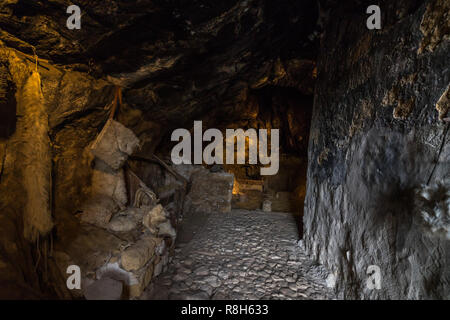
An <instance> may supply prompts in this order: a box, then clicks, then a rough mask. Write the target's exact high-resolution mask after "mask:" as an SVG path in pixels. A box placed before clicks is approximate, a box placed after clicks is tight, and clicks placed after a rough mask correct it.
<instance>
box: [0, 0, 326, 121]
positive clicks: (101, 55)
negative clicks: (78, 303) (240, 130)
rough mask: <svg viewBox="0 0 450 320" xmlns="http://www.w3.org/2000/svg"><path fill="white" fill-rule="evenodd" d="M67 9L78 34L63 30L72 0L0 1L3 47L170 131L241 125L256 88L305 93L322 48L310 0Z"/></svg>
mask: <svg viewBox="0 0 450 320" xmlns="http://www.w3.org/2000/svg"><path fill="white" fill-rule="evenodd" d="M74 3H75V4H77V5H79V6H80V7H81V8H82V27H81V30H69V29H67V28H66V20H67V18H68V14H67V13H66V9H67V7H68V5H70V4H71V3H69V1H65V0H6V1H5V0H2V1H1V3H0V40H1V41H2V42H3V43H4V44H6V45H7V46H9V47H12V48H15V49H17V50H20V51H22V52H25V53H27V54H30V55H32V54H33V52H34V50H35V52H36V54H37V55H38V57H39V58H41V59H46V60H49V61H50V62H51V63H52V64H55V65H59V66H61V67H63V68H65V69H71V70H76V71H81V72H85V73H89V74H90V75H91V76H93V77H95V78H103V79H107V80H108V81H110V82H111V83H112V84H115V85H119V86H121V87H122V88H124V97H125V101H126V102H127V103H128V104H130V105H132V106H133V107H134V108H139V109H141V110H142V111H144V112H145V113H146V114H147V115H149V116H150V117H151V118H152V119H153V120H154V121H159V122H161V123H167V124H168V126H172V127H175V126H179V125H185V124H186V123H188V121H190V122H191V121H192V120H193V119H200V118H202V117H203V118H205V117H206V118H211V117H214V118H215V119H218V118H222V119H229V120H230V121H232V120H233V118H234V117H235V118H239V117H241V116H242V114H245V112H244V111H245V110H244V111H243V110H239V106H240V105H245V104H248V103H246V101H247V100H248V99H249V92H252V91H253V90H263V89H264V88H267V87H274V86H275V87H284V88H292V89H293V90H295V91H298V92H301V93H302V94H305V95H310V94H312V91H313V86H314V60H315V58H316V56H317V52H318V47H319V42H320V39H319V31H318V29H319V28H320V27H319V26H318V23H317V22H318V16H319V14H318V5H317V3H316V1H314V0H305V1H295V0H283V1H268V0H248V1H239V0H225V1H214V2H211V1H206V0H201V1H191V0H189V1H187V0H171V1H162V0H160V1H154V0H153V1H150V0H141V1H111V0H90V1H87V0H80V1H74ZM237 108H238V109H237Z"/></svg>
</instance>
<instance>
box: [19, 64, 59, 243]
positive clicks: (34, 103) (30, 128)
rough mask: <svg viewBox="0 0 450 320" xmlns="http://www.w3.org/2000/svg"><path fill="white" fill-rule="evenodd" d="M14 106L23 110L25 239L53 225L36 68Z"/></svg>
mask: <svg viewBox="0 0 450 320" xmlns="http://www.w3.org/2000/svg"><path fill="white" fill-rule="evenodd" d="M18 106H19V108H20V110H21V111H22V113H23V118H22V121H21V122H22V126H21V128H20V141H21V148H20V153H21V159H22V161H23V163H22V167H23V170H22V174H23V181H24V188H25V191H26V200H27V201H26V205H25V210H24V214H23V222H24V237H25V238H26V239H27V240H29V241H36V240H37V239H38V237H39V236H45V235H47V234H48V233H49V232H50V230H51V229H52V228H53V221H52V216H51V210H50V195H51V159H52V158H51V148H50V138H49V136H48V131H49V128H48V115H47V113H46V111H45V107H44V98H43V95H42V91H41V78H40V76H39V73H38V72H32V73H31V75H30V76H29V78H28V79H27V80H26V82H25V84H24V86H23V87H22V88H21V89H20V91H19V93H18Z"/></svg>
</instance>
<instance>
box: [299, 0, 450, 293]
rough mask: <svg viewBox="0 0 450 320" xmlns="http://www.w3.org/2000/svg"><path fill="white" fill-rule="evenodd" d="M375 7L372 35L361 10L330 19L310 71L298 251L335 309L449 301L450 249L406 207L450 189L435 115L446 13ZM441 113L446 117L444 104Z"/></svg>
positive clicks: (446, 149)
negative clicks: (375, 271)
mask: <svg viewBox="0 0 450 320" xmlns="http://www.w3.org/2000/svg"><path fill="white" fill-rule="evenodd" d="M380 7H381V11H382V29H381V30H379V31H377V30H374V31H371V30H368V29H367V28H366V19H367V17H368V15H366V14H365V9H366V8H367V5H366V6H364V5H360V6H355V5H353V6H352V4H350V3H349V4H348V5H347V4H346V5H340V6H339V7H338V8H335V9H333V11H332V12H331V13H330V17H331V18H330V21H329V23H328V26H327V27H326V31H325V34H324V36H323V38H322V53H321V55H320V58H319V62H318V66H319V68H318V82H317V87H316V92H315V103H314V110H313V117H312V125H311V135H310V143H309V154H308V158H309V167H308V177H307V178H308V186H307V195H306V202H305V216H304V234H305V236H304V240H305V241H304V242H305V246H306V249H307V251H308V253H309V254H310V255H311V256H312V257H314V258H315V259H317V260H318V261H319V262H321V263H323V264H325V265H326V266H327V267H328V268H329V269H330V271H331V272H332V273H333V275H334V276H332V277H330V279H329V280H330V281H329V284H330V285H332V286H334V287H335V290H336V292H337V293H338V294H339V295H340V297H342V298H371V299H374V298H382V299H383V298H385V299H387V298H388V299H399V298H402V299H403V298H407V299H429V298H436V299H442V298H447V299H448V298H450V284H449V280H450V268H449V266H450V264H449V259H450V241H448V240H445V239H440V238H437V237H433V236H431V235H428V234H426V233H425V232H424V231H423V230H422V229H421V228H420V227H419V226H418V225H417V224H416V223H414V217H413V215H414V212H415V211H417V210H415V209H416V208H415V207H414V204H413V203H414V201H413V200H414V190H415V188H417V187H419V186H420V185H421V184H428V183H431V184H433V183H434V182H437V181H439V180H444V183H445V181H447V187H448V181H449V178H450V170H449V169H450V163H449V159H450V158H449V157H450V144H449V143H448V142H449V136H448V134H447V132H448V126H449V124H448V123H447V124H446V123H445V122H443V121H441V120H440V119H444V118H445V114H444V115H443V114H442V113H443V112H439V110H436V106H437V102H438V101H439V100H440V99H441V97H442V96H443V93H444V92H445V91H446V90H448V85H449V82H450V69H449V68H448V62H449V55H450V42H449V41H448V39H449V37H448V36H449V33H448V32H449V30H450V29H449V21H450V20H449V18H448V12H449V2H448V1H445V0H436V1H423V2H421V1H396V2H389V3H388V2H382V4H381V6H380ZM445 14H447V16H445ZM441 100H442V99H441ZM440 105H442V103H441V104H440ZM444 105H446V107H444V108H442V109H444V110H448V100H447V102H445V103H444ZM438 109H439V108H438ZM445 112H446V111H444V113H445ZM447 206H448V205H447ZM446 210H447V215H448V207H447V208H446ZM444 214H445V208H444ZM370 265H377V266H379V267H380V269H381V289H379V290H376V289H374V290H370V289H368V288H367V286H366V284H367V278H368V276H367V274H366V272H367V268H368V267H369V266H370Z"/></svg>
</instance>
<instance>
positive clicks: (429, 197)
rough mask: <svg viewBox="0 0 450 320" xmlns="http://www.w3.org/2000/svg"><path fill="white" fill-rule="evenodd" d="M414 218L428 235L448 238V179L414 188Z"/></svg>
mask: <svg viewBox="0 0 450 320" xmlns="http://www.w3.org/2000/svg"><path fill="white" fill-rule="evenodd" d="M414 208H415V209H414V210H415V212H414V219H415V222H416V223H417V224H418V225H420V226H421V228H422V230H423V231H424V232H425V233H426V234H428V235H429V236H433V237H438V238H441V239H446V240H450V181H447V182H446V183H445V182H439V183H437V184H434V185H429V186H427V185H423V186H421V187H420V188H418V189H416V193H415V201H414Z"/></svg>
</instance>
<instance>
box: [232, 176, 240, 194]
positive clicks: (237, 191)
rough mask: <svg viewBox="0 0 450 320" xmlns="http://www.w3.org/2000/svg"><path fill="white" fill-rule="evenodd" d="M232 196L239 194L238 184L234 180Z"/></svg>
mask: <svg viewBox="0 0 450 320" xmlns="http://www.w3.org/2000/svg"><path fill="white" fill-rule="evenodd" d="M233 194H239V183H238V182H237V180H236V179H234V184H233Z"/></svg>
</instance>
